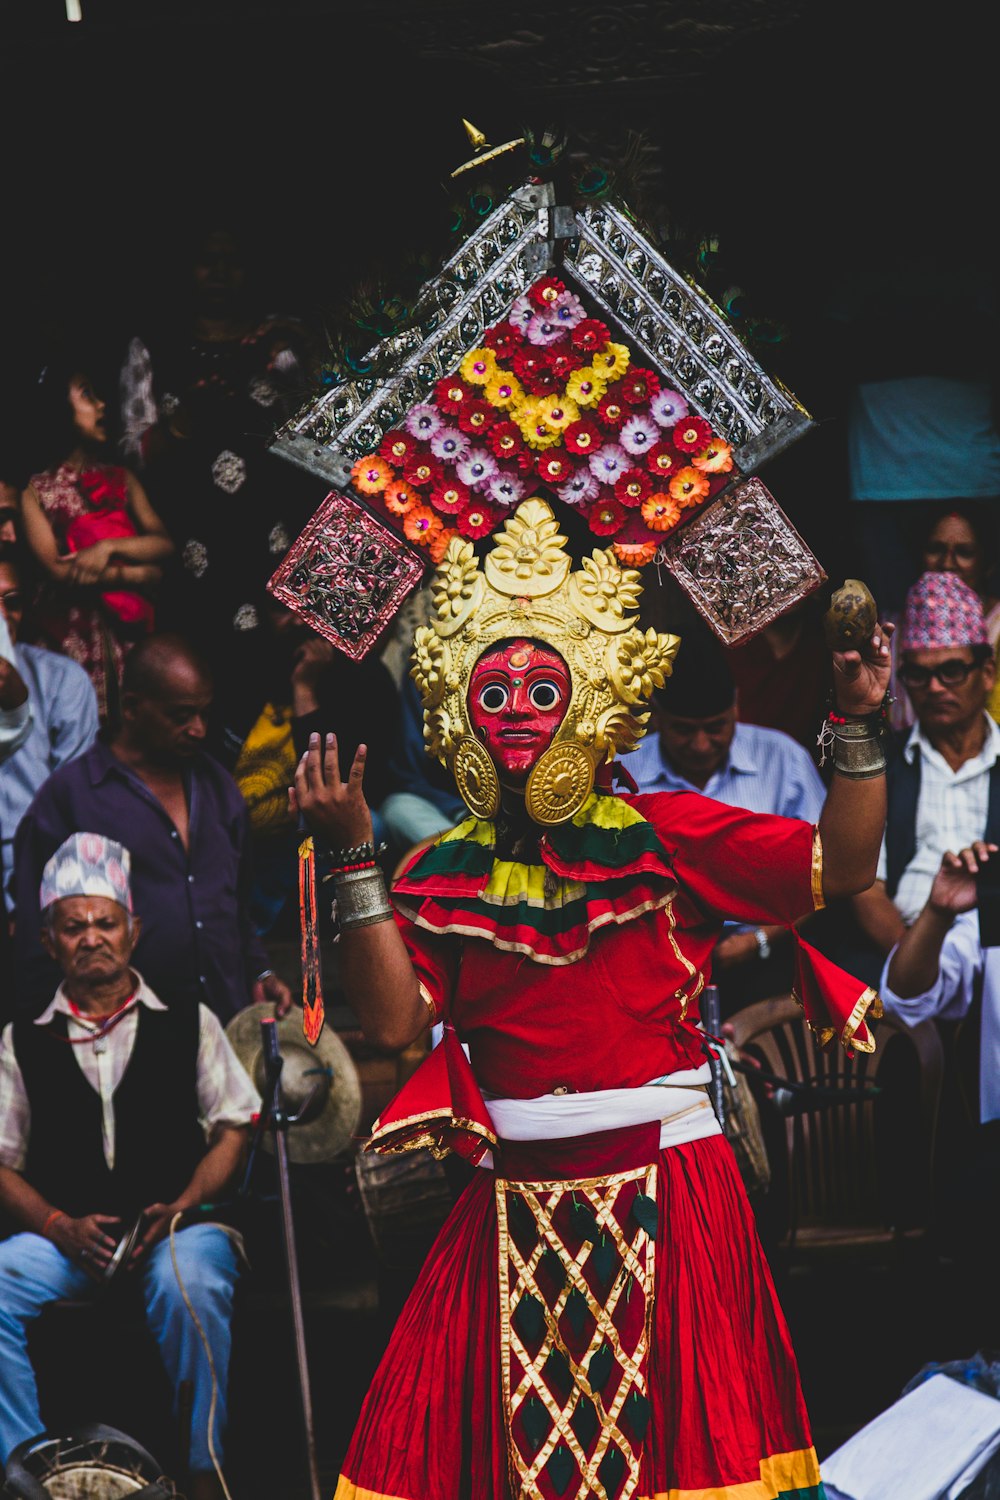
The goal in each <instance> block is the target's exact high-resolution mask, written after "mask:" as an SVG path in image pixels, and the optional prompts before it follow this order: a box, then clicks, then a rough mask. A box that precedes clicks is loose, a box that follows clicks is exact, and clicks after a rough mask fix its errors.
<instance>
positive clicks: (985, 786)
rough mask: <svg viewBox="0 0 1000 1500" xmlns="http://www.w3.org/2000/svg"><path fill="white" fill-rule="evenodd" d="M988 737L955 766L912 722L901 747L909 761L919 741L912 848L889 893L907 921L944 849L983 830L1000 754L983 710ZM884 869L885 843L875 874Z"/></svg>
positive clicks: (960, 845) (999, 737)
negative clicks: (917, 784)
mask: <svg viewBox="0 0 1000 1500" xmlns="http://www.w3.org/2000/svg"><path fill="white" fill-rule="evenodd" d="M983 718H984V719H985V721H986V739H985V740H984V742H983V748H982V750H980V752H979V754H978V755H974V756H973V757H972V759H971V760H967V761H966V762H965V764H964V765H962V766H959V768H958V770H957V771H953V770H952V769H951V767H950V766H949V764H948V762H947V761H946V760H945V758H944V756H943V755H941V754H940V753H939V752H938V751H937V750H935V749H934V746H933V745H932V744H931V742H930V740H928V739H927V737H926V736H925V735H924V734H923V733H922V732H921V729H920V726H919V724H914V726H913V728H912V729H911V731H910V735H909V738H908V739H907V741H906V745H905V747H904V750H903V755H904V756H905V757H906V759H907V760H908V761H909V762H910V764H911V765H912V763H913V756H914V753H915V750H916V747H917V745H919V746H920V796H919V797H918V799H917V826H916V830H915V832H916V848H915V851H914V855H913V858H912V859H911V860H910V863H909V864H908V865H907V867H906V869H905V870H904V871H903V874H902V877H901V879H900V882H899V887H898V889H897V890H896V892H895V895H894V896H893V900H894V901H895V903H896V905H897V907H898V908H899V912H900V915H901V916H902V918H903V921H904V922H905V923H906V925H907V926H910V924H911V923H912V922H914V921H916V919H917V917H918V916H919V914H920V912H921V910H922V909H923V907H924V904H925V902H926V900H927V897H928V896H929V895H930V893H931V886H932V885H933V883H934V877H935V875H936V874H937V872H938V870H939V869H940V867H941V856H942V854H944V853H945V852H946V851H947V850H949V849H950V850H951V852H952V853H953V854H957V853H958V851H959V849H965V848H967V847H968V845H969V844H971V843H972V841H973V840H974V839H981V838H982V836H983V834H984V832H985V831H986V814H987V811H988V809H989V798H990V771H991V770H992V769H993V766H994V763H995V762H996V759H997V756H998V755H1000V726H998V725H997V723H996V722H995V720H993V719H991V718H990V716H989V714H988V713H986V712H984V713H983ZM886 873H887V861H886V846H885V841H884V840H883V843H882V849H881V852H880V854H879V862H878V879H879V880H885V878H886Z"/></svg>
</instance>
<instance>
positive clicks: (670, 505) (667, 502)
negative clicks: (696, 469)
mask: <svg viewBox="0 0 1000 1500" xmlns="http://www.w3.org/2000/svg"><path fill="white" fill-rule="evenodd" d="M680 518H681V508H680V506H679V505H678V503H677V501H676V500H673V499H671V497H670V496H669V495H665V494H664V493H663V492H662V490H656V491H655V493H654V494H652V495H650V497H649V499H648V500H644V501H643V505H642V519H643V520H644V521H645V523H646V525H647V526H648V527H649V529H650V531H669V530H670V529H671V527H673V526H676V525H677V522H678V521H679V520H680Z"/></svg>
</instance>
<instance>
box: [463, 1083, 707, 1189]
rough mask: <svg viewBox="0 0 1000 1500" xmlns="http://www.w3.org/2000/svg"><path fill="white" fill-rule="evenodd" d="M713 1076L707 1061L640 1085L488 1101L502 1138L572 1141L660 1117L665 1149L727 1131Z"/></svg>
mask: <svg viewBox="0 0 1000 1500" xmlns="http://www.w3.org/2000/svg"><path fill="white" fill-rule="evenodd" d="M710 1078H711V1069H710V1068H709V1065H708V1064H707V1063H704V1064H703V1065H702V1066H701V1067H700V1068H688V1069H686V1070H685V1071H684V1072H681V1073H670V1074H668V1075H667V1076H666V1077H665V1078H663V1079H662V1080H660V1079H658V1080H657V1081H656V1083H646V1084H642V1085H641V1086H640V1087H639V1088H634V1089H598V1090H595V1091H594V1092H593V1093H589V1094H542V1095H541V1096H540V1097H538V1098H536V1099H487V1100H486V1101H485V1103H486V1108H487V1110H488V1111H489V1116H490V1119H491V1120H492V1122H493V1128H494V1130H495V1131H496V1133H497V1136H498V1138H499V1139H500V1140H506V1141H544V1140H568V1139H571V1138H572V1137H573V1136H578V1135H595V1134H596V1133H597V1132H598V1131H601V1130H617V1129H619V1128H621V1127H622V1126H627V1125H649V1124H652V1122H653V1121H654V1120H659V1121H660V1149H661V1150H662V1149H664V1148H665V1147H667V1146H684V1145H686V1144H687V1143H688V1141H703V1140H706V1139H707V1138H708V1137H709V1136H712V1135H721V1133H722V1129H721V1126H720V1125H719V1122H718V1120H717V1119H716V1116H715V1111H714V1110H713V1108H712V1106H711V1103H710V1102H709V1098H708V1095H707V1093H706V1092H705V1085H706V1084H707V1083H708V1082H709V1079H710ZM492 1165H493V1156H492V1153H491V1152H487V1153H486V1155H485V1156H484V1157H483V1159H482V1161H481V1162H480V1166H483V1167H492Z"/></svg>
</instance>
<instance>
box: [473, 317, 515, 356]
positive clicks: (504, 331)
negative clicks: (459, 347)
mask: <svg viewBox="0 0 1000 1500" xmlns="http://www.w3.org/2000/svg"><path fill="white" fill-rule="evenodd" d="M483 343H484V344H485V345H486V347H487V349H492V350H493V353H494V354H495V355H496V357H497V359H510V356H511V355H512V354H513V353H514V350H515V349H520V347H521V345H522V344H523V343H524V334H523V333H522V332H521V330H520V328H518V327H517V326H516V325H515V324H514V323H496V324H494V326H493V327H492V328H487V330H486V332H485V333H484V334H483Z"/></svg>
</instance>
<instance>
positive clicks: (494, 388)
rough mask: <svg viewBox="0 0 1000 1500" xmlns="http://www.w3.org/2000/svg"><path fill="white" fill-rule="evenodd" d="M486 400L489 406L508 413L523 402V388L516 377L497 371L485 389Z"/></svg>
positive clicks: (503, 371)
mask: <svg viewBox="0 0 1000 1500" xmlns="http://www.w3.org/2000/svg"><path fill="white" fill-rule="evenodd" d="M486 399H487V401H488V402H489V403H490V405H491V406H497V407H499V408H500V410H501V411H510V409H511V408H512V407H516V406H519V405H520V404H521V402H523V400H524V386H523V385H522V384H521V382H520V381H519V380H518V378H517V376H516V375H511V374H509V373H508V372H507V371H506V370H498V371H497V372H496V374H495V375H494V376H493V379H492V380H491V381H490V382H489V384H488V385H487V387H486Z"/></svg>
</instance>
